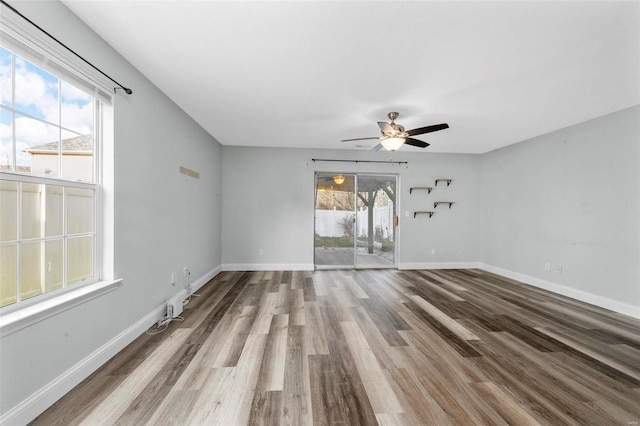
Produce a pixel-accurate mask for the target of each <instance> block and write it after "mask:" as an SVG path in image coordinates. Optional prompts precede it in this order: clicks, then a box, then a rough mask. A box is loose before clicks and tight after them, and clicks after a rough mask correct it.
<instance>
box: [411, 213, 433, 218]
mask: <svg viewBox="0 0 640 426" xmlns="http://www.w3.org/2000/svg"><path fill="white" fill-rule="evenodd" d="M434 213H435V212H433V211H417V212H413V217H414V219H415V217H416V215H419V214H428V215H429V217H431V216H433V214H434Z"/></svg>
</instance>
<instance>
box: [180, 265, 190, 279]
mask: <svg viewBox="0 0 640 426" xmlns="http://www.w3.org/2000/svg"><path fill="white" fill-rule="evenodd" d="M189 275H191V271H190V270H189V268H186V267H185V268H184V269H183V270H182V276H183V277H188V276H189Z"/></svg>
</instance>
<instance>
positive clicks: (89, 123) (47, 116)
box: [0, 47, 93, 166]
mask: <svg viewBox="0 0 640 426" xmlns="http://www.w3.org/2000/svg"><path fill="white" fill-rule="evenodd" d="M11 56H12V54H11V52H10V51H8V50H6V49H4V48H2V47H0V103H1V104H2V105H3V106H6V107H11V106H12V99H11V92H12V91H11V87H12V82H15V89H16V90H15V93H16V99H15V101H14V102H15V104H14V105H13V107H14V109H15V110H16V111H19V112H22V113H24V114H26V115H22V114H18V113H16V114H15V121H12V113H11V111H8V110H7V109H5V108H0V164H2V165H6V164H7V161H9V162H10V161H11V158H12V157H13V141H12V138H13V132H12V124H13V125H15V133H16V135H15V138H16V160H17V161H16V165H18V166H26V165H29V164H30V155H29V154H27V153H25V152H23V151H24V150H25V149H27V148H29V147H32V146H37V145H42V144H45V143H49V142H53V141H57V140H58V138H59V135H60V134H62V139H67V138H70V137H74V136H77V135H83V134H89V133H93V102H92V99H93V98H92V97H91V96H90V95H88V94H86V93H84V92H83V91H81V90H79V89H77V88H76V87H74V86H72V85H71V84H69V83H67V82H65V81H61V80H60V79H59V78H58V77H56V76H55V75H53V74H50V73H48V72H47V71H45V70H43V69H41V68H39V67H37V66H35V65H33V64H32V63H30V62H29V61H26V60H25V59H23V58H20V57H19V56H15V76H14V75H12V67H11ZM27 115H28V116H31V117H33V118H31V117H28V116H27ZM61 129H62V130H61Z"/></svg>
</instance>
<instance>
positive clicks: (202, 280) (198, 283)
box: [191, 265, 222, 293]
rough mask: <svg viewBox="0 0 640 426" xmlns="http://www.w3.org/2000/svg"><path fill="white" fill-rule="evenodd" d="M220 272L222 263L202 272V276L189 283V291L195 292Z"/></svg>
mask: <svg viewBox="0 0 640 426" xmlns="http://www.w3.org/2000/svg"><path fill="white" fill-rule="evenodd" d="M220 272H222V265H220V266H216V267H215V268H213V269H212V270H210V271H209V272H207V273H206V274H204V275H203V276H202V277H200V278H198V279H197V280H195V281H194V282H193V283H191V292H192V293H195V292H196V291H198V290H200V288H202V286H203V285H205V284H206V283H208V282H209V281H210V280H211V279H213V278H215V276H216V275H218V274H219V273H220Z"/></svg>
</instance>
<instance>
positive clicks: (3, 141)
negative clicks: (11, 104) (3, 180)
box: [0, 88, 13, 170]
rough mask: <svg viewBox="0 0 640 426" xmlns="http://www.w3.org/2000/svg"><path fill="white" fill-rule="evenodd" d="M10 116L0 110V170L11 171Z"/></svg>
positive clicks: (11, 141) (11, 134) (3, 110)
mask: <svg viewBox="0 0 640 426" xmlns="http://www.w3.org/2000/svg"><path fill="white" fill-rule="evenodd" d="M0 90H2V88H0ZM11 115H12V114H11V112H10V111H7V110H6V109H0V170H13V130H12V129H13V123H12V119H11Z"/></svg>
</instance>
